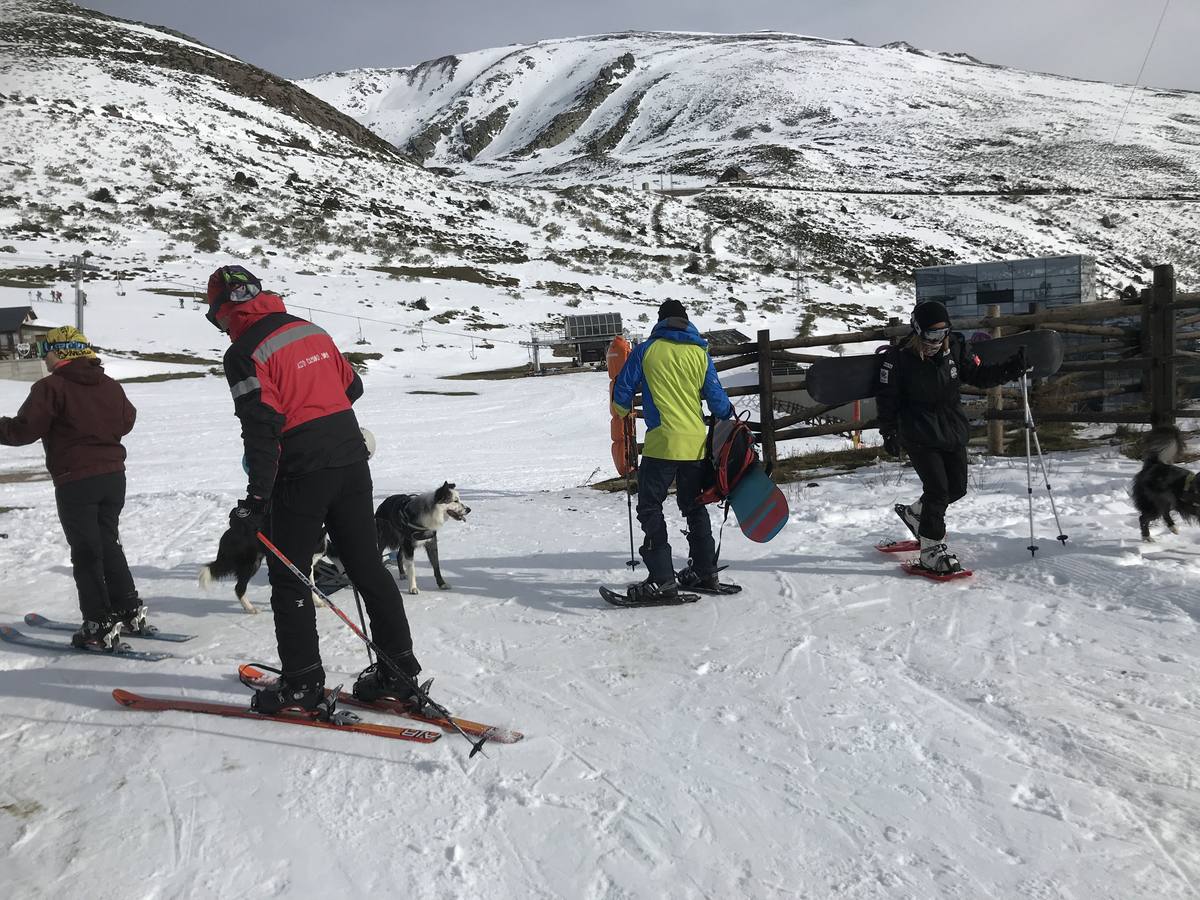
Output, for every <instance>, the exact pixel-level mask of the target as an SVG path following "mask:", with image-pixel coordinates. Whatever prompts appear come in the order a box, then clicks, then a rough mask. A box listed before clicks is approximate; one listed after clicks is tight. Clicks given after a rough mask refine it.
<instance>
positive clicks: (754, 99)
mask: <svg viewBox="0 0 1200 900" xmlns="http://www.w3.org/2000/svg"><path fill="white" fill-rule="evenodd" d="M300 83H301V84H303V85H304V86H305V87H307V88H308V89H309V90H311V91H312V92H313V93H315V94H317V96H320V97H322V98H324V99H326V100H328V101H329V102H330V103H332V104H333V105H334V106H337V107H338V108H339V109H343V110H345V111H346V112H348V113H350V114H351V115H353V116H354V117H355V118H356V119H358V120H359V121H361V122H363V123H364V124H366V125H368V126H369V127H370V128H371V129H372V130H374V131H376V132H377V133H379V134H380V135H382V136H383V137H385V138H386V139H387V140H389V141H391V142H392V143H395V144H396V145H398V146H401V147H405V148H407V149H408V150H409V152H411V153H413V154H414V155H416V156H418V157H420V158H422V159H424V160H425V161H426V162H427V163H429V164H437V165H442V166H453V167H454V168H455V169H457V170H459V171H461V172H463V174H465V175H467V176H468V177H470V178H473V179H476V180H489V181H490V180H519V181H521V182H523V183H537V184H549V183H557V184H569V183H571V182H572V181H578V180H582V179H587V180H600V181H606V182H609V183H613V184H626V185H628V184H629V181H630V178H631V177H632V178H634V179H638V178H643V177H646V176H651V175H657V174H658V173H660V172H665V171H670V172H674V173H676V174H678V175H681V176H685V177H686V176H696V177H701V178H706V179H708V180H711V179H712V178H714V177H715V176H716V175H718V174H719V173H720V172H721V171H722V170H723V169H724V168H725V167H726V166H728V165H734V164H737V165H741V166H743V167H745V168H746V169H748V170H749V172H750V173H751V175H752V176H754V177H756V178H758V179H769V180H771V182H772V183H777V184H778V183H782V184H790V185H796V186H802V187H808V188H813V187H816V188H823V189H834V190H838V189H841V190H845V189H855V190H891V191H897V190H917V191H929V190H947V189H955V190H995V189H996V188H998V187H1001V186H1008V187H1013V186H1015V185H1018V184H1021V185H1026V186H1039V187H1053V188H1063V187H1069V188H1072V189H1076V190H1084V191H1101V192H1105V193H1118V194H1126V193H1154V194H1162V193H1170V192H1186V193H1189V194H1194V193H1195V186H1196V182H1197V175H1198V173H1200V162H1198V159H1197V150H1196V148H1197V145H1198V144H1200V95H1197V94H1195V93H1189V92H1184V91H1172V90H1160V89H1157V88H1143V89H1139V90H1137V91H1135V92H1134V93H1133V97H1132V103H1131V96H1130V88H1129V86H1127V85H1110V84H1103V83H1095V82H1085V81H1080V80H1076V79H1070V78H1064V77H1060V76H1054V75H1046V74H1038V73H1031V72H1023V71H1019V70H1015V69H1010V68H1005V67H1001V66H994V65H986V64H983V63H980V62H978V61H976V60H972V59H971V58H970V57H966V56H964V55H962V54H938V53H926V52H924V51H921V50H918V49H916V48H913V47H911V46H909V45H907V44H896V45H889V46H887V47H865V46H861V45H859V44H857V43H855V42H853V41H830V40H824V39H820V38H814V37H806V36H802V35H793V34H776V33H757V34H733V35H716V34H689V33H622V34H604V35H596V36H590V37H580V38H568V39H560V40H546V41H539V42H537V43H534V44H529V45H524V46H515V47H506V48H502V49H489V50H484V51H479V52H476V53H466V54H462V55H461V56H451V57H443V58H441V59H437V60H433V61H430V62H426V63H421V64H420V65H417V66H412V67H409V68H402V69H388V70H371V69H366V70H356V71H349V72H340V73H332V74H329V75H323V76H319V77H317V78H312V79H307V80H305V81H302V82H300ZM1127 105H1128V106H1129V113H1128V115H1125V109H1126V107H1127ZM1122 118H1124V123H1123V125H1121V128H1120V131H1119V132H1118V124H1119V123H1121V122H1122ZM1114 136H1115V139H1116V142H1115V143H1113V142H1114ZM1131 178H1133V179H1136V189H1135V190H1133V191H1131V190H1130V185H1129V183H1128V182H1129V180H1130V179H1131ZM685 180H686V178H685Z"/></svg>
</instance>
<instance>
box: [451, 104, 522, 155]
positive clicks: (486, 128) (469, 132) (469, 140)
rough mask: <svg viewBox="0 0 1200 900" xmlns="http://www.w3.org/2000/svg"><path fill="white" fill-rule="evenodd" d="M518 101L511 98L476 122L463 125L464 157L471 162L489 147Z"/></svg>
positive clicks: (506, 122)
mask: <svg viewBox="0 0 1200 900" xmlns="http://www.w3.org/2000/svg"><path fill="white" fill-rule="evenodd" d="M516 105H517V101H516V100H510V101H509V102H508V104H507V105H505V106H497V107H496V108H495V109H493V110H492V111H491V112H490V113H488V114H487V115H486V116H484V117H483V118H481V119H476V120H475V121H474V122H467V123H465V124H464V125H463V126H462V139H463V150H462V154H463V158H464V159H466V160H467V162H470V161H471V160H473V159H474V158H475V157H477V156H478V155H479V154H480V153H482V152H483V151H484V149H486V148H487V146H488V144H490V143H491V142H492V139H493V138H495V137H496V135H498V134H499V133H500V132H501V131H503V130H504V126H505V125H507V124H508V116H509V113H510V112H511V111H512V109H513V108H514V107H516Z"/></svg>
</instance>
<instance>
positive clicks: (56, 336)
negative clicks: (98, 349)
mask: <svg viewBox="0 0 1200 900" xmlns="http://www.w3.org/2000/svg"><path fill="white" fill-rule="evenodd" d="M42 351H43V355H45V354H46V353H56V354H58V358H59V359H61V360H63V361H64V362H65V361H67V360H72V359H95V358H96V353H95V351H93V350H92V345H91V344H90V343H88V339H87V335H85V334H84V333H83V332H82V331H80V330H79V329H78V328H75V327H74V326H72V325H63V326H62V327H61V328H51V329H50V330H49V331H48V332H46V340H45V341H44V343H43V346H42Z"/></svg>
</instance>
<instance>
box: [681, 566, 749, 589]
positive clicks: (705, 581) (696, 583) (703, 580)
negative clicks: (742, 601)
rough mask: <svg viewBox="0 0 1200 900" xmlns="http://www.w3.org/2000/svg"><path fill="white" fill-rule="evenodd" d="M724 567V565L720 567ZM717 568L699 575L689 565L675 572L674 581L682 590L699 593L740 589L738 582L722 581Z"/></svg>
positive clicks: (719, 570)
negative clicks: (707, 573)
mask: <svg viewBox="0 0 1200 900" xmlns="http://www.w3.org/2000/svg"><path fill="white" fill-rule="evenodd" d="M723 568H725V567H724V566H722V567H721V569H723ZM721 569H717V570H716V571H715V572H712V573H711V574H709V575H700V574H699V573H698V572H697V571H696V570H695V569H693V568H692V567H691V566H688V567H686V568H685V569H683V570H681V571H679V572H677V573H676V574H675V583H676V584H677V585H678V586H679V587H680V588H683V589H684V590H689V591H699V592H700V593H701V594H736V593H739V592H740V591H741V589H742V586H741V585H740V584H732V583H731V582H722V581H721V577H720V573H721Z"/></svg>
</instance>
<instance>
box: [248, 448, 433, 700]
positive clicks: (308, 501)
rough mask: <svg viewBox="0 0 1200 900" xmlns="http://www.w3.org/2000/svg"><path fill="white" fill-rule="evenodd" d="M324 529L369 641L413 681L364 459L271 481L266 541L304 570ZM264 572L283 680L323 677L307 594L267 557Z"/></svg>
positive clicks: (404, 623)
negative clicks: (357, 597)
mask: <svg viewBox="0 0 1200 900" xmlns="http://www.w3.org/2000/svg"><path fill="white" fill-rule="evenodd" d="M322 529H327V530H328V531H329V537H330V538H331V539H332V541H333V544H334V546H335V547H337V550H338V554H339V556H340V557H341V560H342V564H343V565H344V566H345V567H346V574H347V575H348V576H349V578H350V580H351V582H353V583H354V585H355V586H356V587H357V588H358V590H359V591H360V592H361V593H362V597H363V602H364V603H365V604H366V607H367V615H368V616H369V617H370V619H371V638H372V640H374V641H375V643H376V644H377V645H378V646H379V647H380V649H382V650H383V652H384V653H386V654H387V655H388V656H389V657H390V658H391V659H392V660H394V661H395V662H397V663H398V664H399V665H400V666H401V668H403V669H404V670H405V674H408V675H413V676H415V675H417V674H418V673H419V672H420V671H421V666H420V664H418V663H417V661H416V658H415V657H414V656H413V655H412V634H411V632H410V631H409V627H408V617H407V616H406V615H405V612H404V600H403V598H402V597H401V595H400V588H399V587H398V586H397V584H396V581H395V579H393V578H392V576H391V574H390V573H389V572H388V571H387V569H385V568H384V565H383V558H382V556H381V554H380V552H379V538H378V536H377V532H376V529H375V502H374V500H373V498H372V495H371V470H370V468H369V467H368V466H367V463H366V462H365V461H363V462H358V463H354V464H353V465H349V466H344V467H341V468H336V469H320V470H318V471H316V472H310V473H309V474H306V475H300V476H297V477H295V478H285V479H280V480H279V481H277V482H276V483H275V492H274V494H273V496H272V498H271V525H270V535H271V540H272V541H273V542H274V544H275V546H276V547H278V548H279V550H280V551H281V552H282V553H283V555H284V556H286V557H287V558H288V559H290V560H291V561H292V563H293V564H294V565H295V566H296V568H297V569H299V570H300V571H302V572H307V571H308V568H309V566H310V565H311V564H312V557H313V552H314V550H315V549H316V548H317V545H318V544H319V543H320V540H321V532H322ZM267 567H268V572H269V575H270V581H271V610H272V611H273V612H274V613H275V639H276V641H277V642H278V644H279V660H280V668H281V669H282V670H283V672H284V674H285V675H286V676H288V677H289V678H297V677H300V676H303V677H305V678H312V677H313V676H314V675H316V676H317V677H318V678H320V679H323V678H324V668H323V667H322V665H321V652H320V649H319V647H318V642H317V616H316V608H315V607H314V606H313V602H312V594H311V593H310V592H309V590H308V589H307V588H306V587H305V586H304V584H303V582H301V581H300V580H299V579H298V578H297V577H296V576H295V575H293V574H292V573H291V572H290V571H289V570H288V569H287V568H286V567H285V566H284V565H283V563H281V562H280V561H279V560H278V559H276V558H275V555H274V554H272V553H268V554H267Z"/></svg>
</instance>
